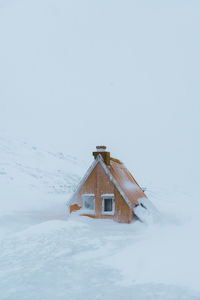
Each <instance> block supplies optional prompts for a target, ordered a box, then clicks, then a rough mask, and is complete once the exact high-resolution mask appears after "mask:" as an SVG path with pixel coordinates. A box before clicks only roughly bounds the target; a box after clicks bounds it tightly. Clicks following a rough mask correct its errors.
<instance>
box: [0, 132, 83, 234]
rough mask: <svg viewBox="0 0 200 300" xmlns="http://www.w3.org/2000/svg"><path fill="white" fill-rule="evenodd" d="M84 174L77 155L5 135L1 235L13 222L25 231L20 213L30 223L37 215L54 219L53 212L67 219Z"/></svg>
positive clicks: (0, 155) (1, 139)
mask: <svg viewBox="0 0 200 300" xmlns="http://www.w3.org/2000/svg"><path fill="white" fill-rule="evenodd" d="M84 171H85V166H84V164H83V163H82V162H80V161H78V160H77V159H76V158H75V157H73V156H70V155H65V154H63V153H62V152H59V153H54V152H52V151H45V150H43V149H41V148H39V147H36V146H34V145H30V144H28V143H27V142H25V141H24V142H23V141H19V140H15V139H9V138H7V137H6V136H4V135H1V136H0V187H1V189H0V225H1V226H0V233H1V232H3V231H4V229H6V230H8V229H9V227H10V226H9V221H10V222H11V223H12V224H13V225H14V224H15V226H13V228H18V227H19V228H21V227H20V226H22V227H23V228H24V226H23V222H24V220H23V221H22V220H21V217H19V215H20V214H23V215H24V219H27V220H29V219H30V215H33V214H37V217H38V216H39V215H40V214H41V215H43V214H44V213H45V215H46V217H50V216H51V214H52V212H53V215H54V217H55V215H59V216H60V217H65V215H66V202H67V200H68V197H69V196H70V194H71V193H72V192H73V191H74V188H75V186H76V185H77V183H78V181H79V180H80V176H81V175H82V173H83V172H84ZM28 222H29V221H28ZM20 224H21V225H20ZM11 227H12V226H11Z"/></svg>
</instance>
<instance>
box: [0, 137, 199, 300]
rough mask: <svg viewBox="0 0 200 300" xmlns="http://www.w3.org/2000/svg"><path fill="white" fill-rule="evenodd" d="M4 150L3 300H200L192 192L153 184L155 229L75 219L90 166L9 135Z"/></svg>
mask: <svg viewBox="0 0 200 300" xmlns="http://www.w3.org/2000/svg"><path fill="white" fill-rule="evenodd" d="M0 149H1V150H0V153H1V155H0V167H1V175H0V186H1V192H0V199H1V202H0V203H1V206H0V208H1V214H0V225H1V227H0V266H1V267H0V290H1V299H5V300H15V299H30V300H32V299H39V300H40V299H41V300H45V299H48V300H55V299H58V300H62V299H63V300H64V299H68V298H69V299H72V300H78V299H88V300H90V299H106V300H108V299H109V300H110V299H125V300H126V299H127V300H129V299H132V298H134V299H137V300H145V299H147V298H148V299H152V300H155V299H164V300H165V299H166V300H168V299H174V300H177V299H186V300H192V299H194V300H196V299H200V288H199V278H200V262H199V252H200V242H199V238H198V236H199V228H200V226H199V225H200V222H199V218H198V217H197V216H198V214H199V210H198V208H199V204H198V201H196V200H194V199H193V198H192V197H191V196H190V195H189V194H186V193H183V191H181V190H178V189H177V190H170V189H166V188H165V189H164V188H158V187H157V188H155V187H148V195H149V197H150V199H151V200H152V201H153V203H154V204H155V205H156V207H157V208H158V209H159V211H160V214H161V215H160V218H159V219H158V220H157V222H156V223H155V222H154V223H151V224H148V225H147V224H142V223H141V222H139V221H137V222H135V223H133V224H131V225H127V224H118V223H115V222H112V221H109V220H91V219H89V218H86V217H78V216H76V215H74V216H70V218H69V217H67V216H66V210H65V204H66V201H67V199H68V197H69V195H70V193H71V192H72V191H73V190H74V187H75V185H76V184H77V181H78V180H79V178H80V176H82V174H83V172H84V171H85V167H86V166H83V164H80V163H79V162H78V161H77V160H76V159H75V158H73V157H71V156H70V155H64V154H61V153H52V152H51V151H44V150H42V149H40V148H38V147H37V146H31V145H28V144H27V143H25V142H19V141H13V140H9V139H8V138H5V137H1V139H0ZM189 201H190V202H191V201H193V204H194V205H193V206H191V207H190V209H189V210H188V203H189Z"/></svg>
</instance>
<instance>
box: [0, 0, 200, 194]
mask: <svg viewBox="0 0 200 300" xmlns="http://www.w3.org/2000/svg"><path fill="white" fill-rule="evenodd" d="M199 89H200V1H198V0H196V1H194V0H188V1H184V0H182V1H176V0H173V1H170V0H167V1H161V0H158V1H153V0H152V1H149V0H146V1H142V0H138V1H133V0H130V1H127V0H123V1H122V0H121V1H117V0H101V1H94V0H91V1H84V0H80V1H75V0H72V1H67V0H49V1H47V0H26V1H25V0H24V1H23V0H15V1H14V0H7V1H5V0H0V132H2V134H6V135H9V136H12V137H14V136H15V137H17V138H20V139H25V140H27V141H29V142H31V143H33V144H36V145H42V147H46V148H48V149H49V148H52V149H54V150H59V151H64V152H66V153H69V154H72V155H75V156H78V157H79V158H80V159H81V160H85V161H86V162H88V164H89V163H90V161H91V152H92V151H93V150H94V149H95V146H96V145H98V144H105V145H107V146H108V147H109V150H110V151H111V155H112V156H115V157H117V158H119V159H121V160H122V161H124V162H125V163H126V165H127V166H128V167H129V169H130V170H131V171H132V172H133V175H135V177H136V179H137V180H138V181H140V182H142V184H144V185H145V184H147V185H148V184H153V185H154V186H157V185H158V186H159V185H161V184H162V185H165V184H168V185H169V184H171V185H172V184H175V185H176V184H177V185H181V186H185V187H187V189H188V187H189V188H190V187H191V188H196V187H197V186H198V184H199V167H200V163H199V153H200V142H199V131H200V121H199V115H200V90H199Z"/></svg>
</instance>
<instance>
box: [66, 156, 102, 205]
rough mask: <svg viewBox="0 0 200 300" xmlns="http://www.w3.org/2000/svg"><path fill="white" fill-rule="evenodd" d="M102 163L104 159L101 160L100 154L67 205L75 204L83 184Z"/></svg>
mask: <svg viewBox="0 0 200 300" xmlns="http://www.w3.org/2000/svg"><path fill="white" fill-rule="evenodd" d="M100 161H102V158H101V155H100V154H99V155H98V156H97V158H96V159H95V160H94V161H93V163H92V164H91V166H90V167H89V168H88V170H87V172H86V173H85V175H84V176H83V178H82V179H81V181H80V182H79V184H78V186H77V188H76V190H75V192H74V193H73V195H72V197H71V198H70V199H69V201H68V203H67V205H70V204H73V203H72V202H73V200H74V198H75V197H76V195H77V194H78V192H79V191H80V189H81V188H82V186H83V184H84V183H85V182H86V180H87V179H88V177H89V176H90V174H91V173H92V171H93V170H94V168H95V167H96V165H97V164H98V162H100Z"/></svg>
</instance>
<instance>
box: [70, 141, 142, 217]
mask: <svg viewBox="0 0 200 300" xmlns="http://www.w3.org/2000/svg"><path fill="white" fill-rule="evenodd" d="M93 157H94V161H93V163H92V165H91V166H90V168H89V169H88V171H87V172H86V174H85V176H84V177H83V178H82V180H81V182H80V184H79V185H78V187H77V190H76V192H75V193H74V195H73V196H72V198H71V199H70V201H69V211H70V214H71V213H73V212H77V213H78V214H80V215H82V216H88V217H91V218H96V219H112V220H114V221H116V222H119V223H131V222H132V221H133V220H135V219H138V218H139V219H142V218H141V215H143V212H144V211H145V210H147V208H148V199H147V196H146V195H145V193H144V191H143V189H142V188H141V187H140V186H139V184H138V183H137V182H136V180H135V179H134V177H133V176H132V175H131V173H130V172H129V171H128V169H127V168H126V167H125V165H124V164H123V163H122V162H121V161H120V160H118V159H115V158H112V157H111V156H110V152H108V151H107V150H106V146H97V147H96V151H95V152H93Z"/></svg>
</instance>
